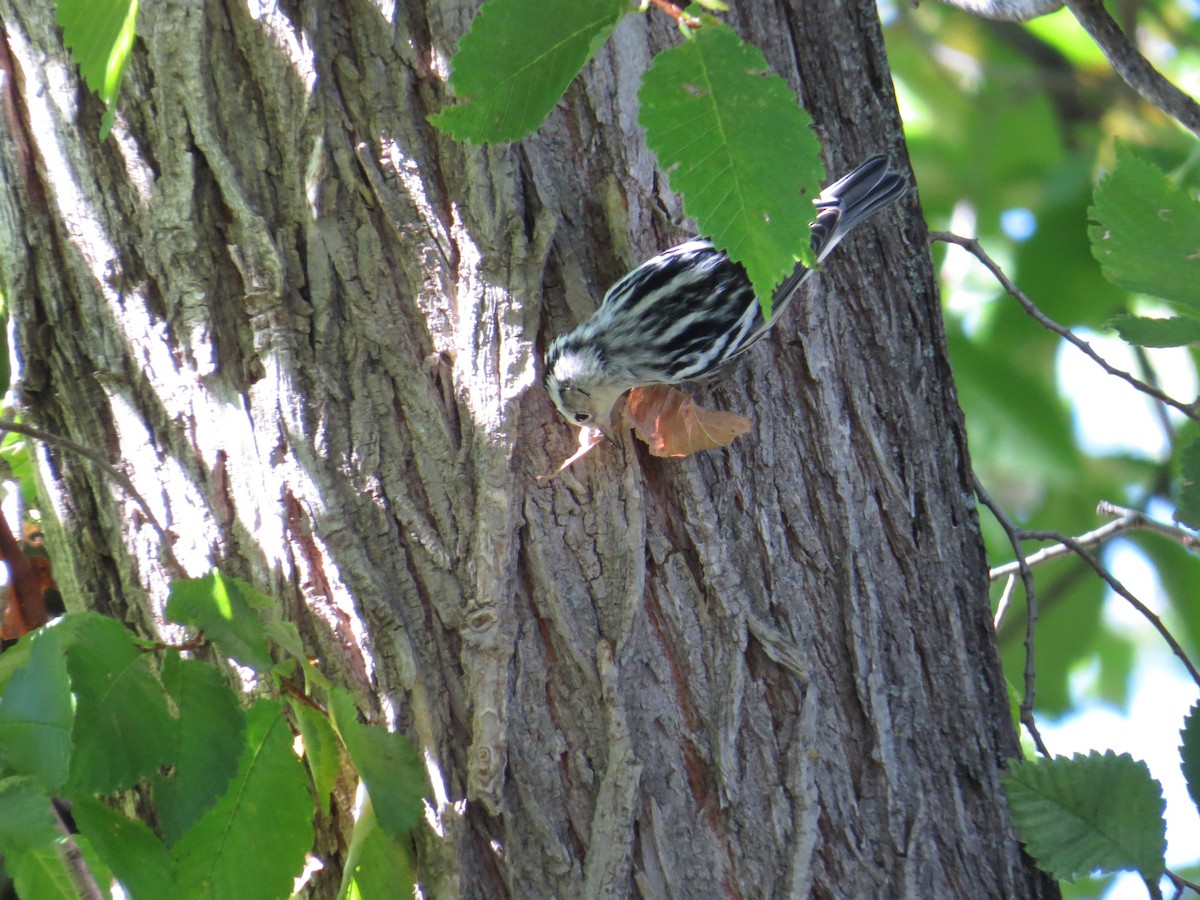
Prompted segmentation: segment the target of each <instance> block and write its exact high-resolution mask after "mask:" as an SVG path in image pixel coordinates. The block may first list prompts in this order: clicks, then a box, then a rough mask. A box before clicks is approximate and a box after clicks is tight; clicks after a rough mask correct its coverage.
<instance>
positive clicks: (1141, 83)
mask: <svg viewBox="0 0 1200 900" xmlns="http://www.w3.org/2000/svg"><path fill="white" fill-rule="evenodd" d="M1066 6H1067V9H1069V10H1071V12H1072V14H1073V15H1074V16H1075V18H1076V19H1077V20H1078V21H1079V24H1080V25H1082V26H1083V30H1084V31H1086V32H1087V33H1088V34H1089V35H1091V37H1092V40H1094V41H1095V42H1096V45H1097V46H1099V48H1100V49H1101V50H1102V51H1103V52H1104V55H1105V56H1106V57H1108V61H1109V63H1111V64H1112V67H1113V71H1114V72H1116V73H1117V74H1118V75H1119V76H1121V80H1122V81H1124V82H1125V83H1126V84H1127V85H1129V86H1130V87H1131V88H1133V89H1134V90H1135V91H1136V92H1137V93H1138V95H1139V96H1141V98H1142V99H1143V100H1145V101H1146V102H1147V103H1149V104H1151V105H1152V106H1155V107H1157V108H1158V109H1160V110H1162V111H1163V112H1164V113H1166V114H1167V115H1168V116H1170V117H1171V118H1173V119H1175V121H1177V122H1178V123H1179V124H1180V125H1182V126H1183V127H1184V128H1187V129H1188V130H1189V131H1191V132H1192V133H1193V134H1195V135H1196V136H1197V137H1200V104H1198V103H1197V102H1196V101H1195V100H1193V99H1192V98H1191V97H1189V96H1188V95H1187V94H1186V93H1184V92H1183V91H1182V90H1180V89H1179V88H1178V87H1176V86H1175V85H1174V84H1172V83H1171V82H1170V81H1168V80H1167V78H1166V77H1165V76H1164V75H1163V74H1162V73H1161V72H1159V71H1158V70H1157V69H1156V68H1154V66H1152V65H1151V64H1150V61H1149V60H1148V59H1146V57H1144V56H1142V54H1141V53H1140V52H1139V51H1138V48H1137V47H1136V46H1135V45H1134V43H1133V41H1131V40H1130V39H1129V36H1128V35H1126V34H1125V32H1123V31H1122V30H1121V26H1120V25H1118V24H1117V23H1116V20H1114V19H1113V17H1112V16H1110V15H1109V14H1108V11H1107V10H1106V9H1105V8H1104V4H1103V3H1102V2H1101V0H1066Z"/></svg>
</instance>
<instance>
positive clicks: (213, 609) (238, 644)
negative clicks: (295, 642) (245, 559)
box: [167, 570, 274, 672]
mask: <svg viewBox="0 0 1200 900" xmlns="http://www.w3.org/2000/svg"><path fill="white" fill-rule="evenodd" d="M167 618H168V619H170V620H171V621H172V622H178V623H179V624H180V625H189V626H191V627H192V628H198V629H200V630H202V631H203V632H204V633H205V635H207V636H208V639H209V640H211V641H212V642H213V643H214V644H216V645H217V649H219V650H220V651H221V652H222V653H224V654H225V655H226V656H228V657H230V658H231V659H234V660H237V661H238V662H239V663H241V664H242V665H243V666H249V667H250V668H252V669H254V670H255V671H258V672H266V671H268V670H269V669H270V668H271V666H273V665H274V660H272V659H271V650H270V648H269V647H268V646H267V641H266V638H265V637H264V636H263V625H262V622H261V621H260V620H259V618H258V616H257V615H256V614H255V613H254V610H252V609H251V608H250V604H249V603H248V602H247V601H246V598H245V597H244V596H243V594H242V592H241V590H240V588H239V587H238V580H237V579H234V578H228V577H226V576H225V575H222V574H221V573H220V572H218V571H216V570H213V571H212V572H210V573H209V574H208V575H205V576H204V577H203V578H189V579H180V580H177V581H173V582H171V595H170V597H169V598H168V599H167Z"/></svg>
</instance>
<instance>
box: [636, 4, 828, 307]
mask: <svg viewBox="0 0 1200 900" xmlns="http://www.w3.org/2000/svg"><path fill="white" fill-rule="evenodd" d="M638 100H639V101H640V103H641V110H640V112H639V113H638V121H639V122H640V123H641V124H642V126H643V127H644V128H645V129H646V143H647V144H648V145H649V146H650V148H651V149H652V150H653V151H654V152H655V153H656V154H657V155H658V161H659V165H660V166H661V167H662V169H663V170H664V171H665V172H667V173H668V176H669V177H670V179H671V187H673V188H674V189H675V190H676V191H678V192H679V193H680V194H682V195H683V205H684V210H685V211H686V212H687V214H688V215H689V216H691V217H692V218H694V219H695V220H696V224H697V225H698V226H699V227H700V231H701V232H703V233H704V234H706V235H708V236H709V238H710V239H711V240H712V242H713V244H715V245H716V246H717V247H718V248H720V249H722V250H725V251H726V252H727V253H728V254H729V256H730V257H731V258H732V259H734V260H736V261H738V262H740V263H741V264H742V265H743V266H744V267H745V269H746V273H747V274H748V275H749V276H750V281H751V282H752V283H753V284H754V290H755V292H756V293H757V294H758V296H759V298H760V300H761V301H762V303H763V307H764V312H765V313H766V314H768V315H769V313H770V305H771V304H770V298H771V294H772V292H773V291H774V289H775V287H776V286H778V285H779V283H780V282H781V281H782V280H783V278H784V277H785V276H786V275H788V274H789V273H791V271H792V269H793V267H794V266H795V264H796V261H797V260H801V261H803V262H804V263H805V264H806V265H813V264H814V259H813V254H812V248H811V247H810V245H809V242H810V229H809V222H810V221H811V220H812V218H813V208H812V203H811V201H812V200H813V198H814V197H815V196H816V193H817V191H816V190H815V188H816V186H817V185H818V184H819V182H820V180H821V177H822V174H823V167H822V164H821V159H820V150H821V148H820V144H819V143H818V142H817V138H816V135H815V134H813V132H812V130H811V128H810V127H809V125H810V123H811V120H810V119H809V117H808V114H807V113H806V112H805V111H804V110H803V109H801V108H800V107H799V106H798V105H797V104H796V98H795V97H794V96H793V95H792V92H791V90H790V89H789V88H788V86H787V82H785V81H784V80H783V79H782V78H780V77H778V76H776V75H771V74H769V72H768V71H767V62H766V59H764V57H763V55H762V52H761V51H760V50H758V48H756V47H752V46H750V45H749V44H744V43H742V41H741V40H740V39H739V38H738V36H737V34H735V33H734V31H733V30H732V29H731V28H729V27H728V26H725V25H721V24H719V23H717V24H705V25H704V27H702V28H700V29H699V30H697V31H696V32H694V33H693V35H692V38H691V39H690V40H688V41H685V42H684V43H683V44H681V45H680V46H678V47H673V48H672V49H670V50H664V51H662V52H661V53H659V54H658V55H657V56H656V57H654V62H653V63H652V64H651V66H650V69H649V70H648V71H647V72H646V74H645V76H644V77H643V78H642V87H641V90H639V91H638Z"/></svg>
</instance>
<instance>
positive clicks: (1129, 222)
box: [1088, 143, 1200, 310]
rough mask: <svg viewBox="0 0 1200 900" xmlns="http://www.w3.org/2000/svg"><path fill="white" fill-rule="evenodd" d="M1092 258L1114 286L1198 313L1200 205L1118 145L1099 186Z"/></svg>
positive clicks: (1091, 234) (1093, 211)
mask: <svg viewBox="0 0 1200 900" xmlns="http://www.w3.org/2000/svg"><path fill="white" fill-rule="evenodd" d="M1090 214H1091V217H1092V218H1093V219H1095V220H1096V222H1098V223H1099V224H1097V225H1091V226H1089V227H1088V236H1089V237H1090V238H1091V240H1092V253H1093V254H1094V255H1095V257H1096V259H1098V260H1099V261H1100V268H1101V270H1102V271H1103V272H1104V277H1105V278H1107V279H1108V280H1109V281H1111V282H1112V283H1113V284H1118V285H1120V286H1121V287H1123V288H1125V289H1127V290H1130V291H1138V292H1140V293H1143V294H1153V295H1154V296H1156V297H1162V298H1163V299H1164V300H1169V301H1171V302H1172V303H1178V304H1182V305H1184V306H1188V307H1190V308H1192V309H1194V310H1200V243H1197V235H1200V203H1197V202H1196V201H1195V200H1193V199H1192V198H1191V197H1189V196H1188V194H1187V193H1186V192H1185V191H1182V190H1180V189H1179V188H1178V187H1176V186H1175V185H1174V184H1172V183H1171V182H1170V181H1169V180H1168V179H1167V177H1166V176H1165V175H1164V174H1163V173H1162V171H1161V170H1159V169H1158V168H1157V167H1156V166H1154V165H1152V164H1150V163H1148V162H1146V161H1144V160H1142V159H1139V158H1138V157H1137V156H1135V155H1134V153H1133V151H1132V150H1130V149H1128V148H1127V147H1125V146H1124V145H1122V144H1119V143H1118V144H1117V164H1116V167H1115V168H1114V169H1113V170H1112V172H1110V173H1109V174H1108V175H1107V176H1106V177H1105V178H1104V179H1103V180H1102V181H1101V182H1100V184H1099V185H1097V187H1096V193H1095V204H1094V205H1093V206H1092V208H1091V210H1090Z"/></svg>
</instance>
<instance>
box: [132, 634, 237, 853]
mask: <svg viewBox="0 0 1200 900" xmlns="http://www.w3.org/2000/svg"><path fill="white" fill-rule="evenodd" d="M162 678H163V684H164V685H165V686H166V688H167V690H168V691H169V692H170V694H171V698H172V699H173V700H174V701H175V706H176V708H177V709H178V710H179V726H178V728H177V729H175V731H174V734H173V737H174V740H175V747H174V749H173V752H172V754H171V759H172V760H173V767H172V770H171V773H170V774H169V775H159V776H158V777H157V778H156V779H155V783H154V799H155V802H156V803H157V805H158V822H159V827H160V829H161V832H162V836H163V840H164V841H166V843H167V845H168V846H170V845H172V844H174V843H175V842H176V841H177V840H179V837H180V835H182V834H183V832H184V831H186V830H187V829H188V828H189V827H191V825H192V823H194V822H195V821H196V820H197V819H199V818H200V816H201V814H202V813H204V811H205V810H207V809H208V808H209V807H211V806H212V805H213V804H214V803H216V802H217V800H218V798H220V797H221V795H222V794H224V792H225V790H226V788H228V787H229V782H230V781H231V780H232V779H233V777H234V775H236V774H237V768H238V760H239V758H240V757H241V753H242V749H243V748H244V747H245V741H246V717H245V715H244V714H243V713H242V710H241V707H240V706H239V705H238V700H237V697H235V696H234V694H233V691H231V690H230V689H229V685H228V684H226V683H225V678H224V676H223V675H222V674H221V672H220V670H218V669H217V668H216V667H215V666H212V665H209V664H208V663H202V662H200V661H198V660H194V659H180V658H179V654H178V653H176V652H171V653H168V654H167V656H166V658H165V659H164V660H163V671H162Z"/></svg>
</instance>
